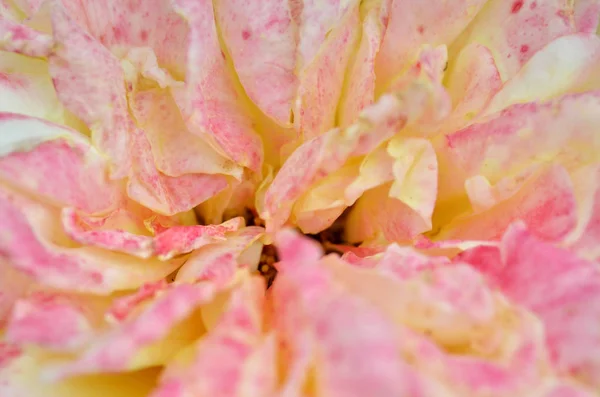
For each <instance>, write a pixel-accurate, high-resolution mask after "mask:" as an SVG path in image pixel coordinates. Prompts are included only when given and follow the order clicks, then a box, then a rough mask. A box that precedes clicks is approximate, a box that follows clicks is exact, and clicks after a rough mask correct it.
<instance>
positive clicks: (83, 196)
mask: <svg viewBox="0 0 600 397" xmlns="http://www.w3.org/2000/svg"><path fill="white" fill-rule="evenodd" d="M0 155H2V157H0V178H2V179H3V180H4V181H5V182H6V183H9V184H11V185H12V186H15V187H17V188H19V189H23V190H25V191H27V192H29V193H31V194H33V195H35V196H38V197H39V198H41V199H43V200H45V201H47V202H49V203H52V204H54V205H58V206H72V207H75V208H78V209H80V210H82V211H85V212H88V213H95V212H103V211H107V210H110V209H111V208H113V207H114V206H115V205H118V203H119V201H120V200H121V192H120V187H119V185H118V184H115V183H113V182H111V181H109V180H108V178H107V175H106V174H107V172H106V171H107V170H106V163H105V160H104V158H103V157H102V156H101V155H100V154H99V153H98V152H97V151H96V150H95V149H94V148H93V147H91V145H90V144H89V142H88V140H87V137H85V136H83V135H80V134H78V133H77V132H75V131H73V130H70V129H67V128H64V127H62V126H59V125H56V124H52V123H49V122H46V121H43V120H40V119H36V118H32V117H27V116H21V115H17V114H11V113H2V114H0Z"/></svg>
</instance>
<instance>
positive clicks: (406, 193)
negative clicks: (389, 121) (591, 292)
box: [387, 138, 438, 228]
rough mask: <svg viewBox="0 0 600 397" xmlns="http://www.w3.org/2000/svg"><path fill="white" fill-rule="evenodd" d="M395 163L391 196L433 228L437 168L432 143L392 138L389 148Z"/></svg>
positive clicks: (421, 140) (413, 139)
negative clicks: (432, 217) (432, 218)
mask: <svg viewBox="0 0 600 397" xmlns="http://www.w3.org/2000/svg"><path fill="white" fill-rule="evenodd" d="M387 150H388V153H389V154H390V155H391V156H392V157H393V158H394V159H395V160H396V161H395V162H394V166H393V174H394V181H393V183H392V186H391V187H390V192H389V195H390V197H392V198H395V199H398V200H400V201H402V202H403V203H404V204H406V205H408V206H409V207H410V208H411V209H412V210H414V211H415V212H416V213H417V214H419V215H420V216H421V217H422V218H423V221H424V222H425V224H426V225H428V227H429V228H431V216H432V214H433V207H434V206H435V201H436V196H437V175H438V166H437V160H436V156H435V151H434V150H433V146H431V143H429V141H427V140H425V139H418V138H393V139H392V140H391V141H390V142H389V144H388V147H387Z"/></svg>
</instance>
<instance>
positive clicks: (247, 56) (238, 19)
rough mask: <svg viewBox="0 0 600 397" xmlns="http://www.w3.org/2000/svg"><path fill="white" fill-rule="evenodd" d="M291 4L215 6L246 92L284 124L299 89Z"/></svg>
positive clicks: (223, 1) (234, 0)
mask: <svg viewBox="0 0 600 397" xmlns="http://www.w3.org/2000/svg"><path fill="white" fill-rule="evenodd" d="M289 3H291V2H289ZM289 3H288V2H281V1H277V0H267V1H258V2H247V1H242V0H219V1H217V2H216V3H215V6H214V7H215V14H216V16H217V23H218V25H219V27H220V29H221V34H222V35H223V40H224V43H225V46H226V48H227V49H228V51H229V54H230V55H231V58H232V60H233V65H234V66H235V71H236V73H237V76H238V77H239V79H240V82H241V84H242V85H243V86H244V89H245V91H246V93H247V94H248V96H249V97H250V99H251V100H252V101H253V102H254V103H255V104H256V105H257V106H258V107H259V108H260V109H261V110H262V111H263V112H264V113H265V114H266V115H267V116H269V117H271V118H272V119H273V120H275V121H276V122H277V123H278V124H280V125H283V126H288V125H290V116H291V111H292V105H293V100H294V98H295V96H296V89H297V88H298V79H297V77H296V74H295V68H296V46H297V27H296V25H295V24H294V22H293V20H292V15H291V4H289Z"/></svg>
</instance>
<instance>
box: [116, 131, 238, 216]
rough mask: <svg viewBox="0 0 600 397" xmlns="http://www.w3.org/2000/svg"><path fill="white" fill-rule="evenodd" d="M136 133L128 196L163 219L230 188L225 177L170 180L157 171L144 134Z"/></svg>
mask: <svg viewBox="0 0 600 397" xmlns="http://www.w3.org/2000/svg"><path fill="white" fill-rule="evenodd" d="M131 132H132V141H133V146H132V151H133V153H131V157H132V158H133V169H132V172H131V175H130V177H129V182H128V184H127V194H128V195H129V197H131V198H132V199H133V200H135V201H137V202H138V203H140V204H142V205H143V206H145V207H147V208H150V209H151V210H153V211H155V212H158V213H159V214H163V215H174V214H176V213H179V212H185V211H188V210H190V209H192V208H194V207H195V206H197V205H198V204H200V203H202V202H203V201H206V200H208V199H209V198H211V197H213V196H214V195H215V194H217V193H218V192H220V191H221V190H223V189H225V188H226V187H227V178H226V177H225V176H224V175H219V174H216V175H209V174H186V175H182V176H179V177H170V176H167V175H164V174H162V173H161V172H159V171H158V170H157V169H156V166H155V164H154V159H153V158H152V152H151V149H150V143H149V142H148V139H147V138H146V136H145V134H144V132H143V131H141V130H139V129H135V130H133V131H131Z"/></svg>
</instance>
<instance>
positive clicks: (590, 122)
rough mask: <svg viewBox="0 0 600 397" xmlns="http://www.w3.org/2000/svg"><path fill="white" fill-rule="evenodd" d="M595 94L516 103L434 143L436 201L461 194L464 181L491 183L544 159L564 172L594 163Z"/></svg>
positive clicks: (598, 146)
mask: <svg viewBox="0 0 600 397" xmlns="http://www.w3.org/2000/svg"><path fill="white" fill-rule="evenodd" d="M599 109H600V95H599V92H596V91H591V92H586V93H581V94H573V95H567V96H563V97H561V98H557V99H555V100H552V101H550V102H546V103H535V102H533V103H527V104H518V105H513V106H511V107H509V108H508V109H505V110H503V111H502V112H501V113H498V114H495V115H492V116H489V117H487V118H486V119H484V120H482V121H481V122H480V123H478V124H474V125H471V126H469V127H467V128H464V129H462V130H460V131H456V132H453V133H450V134H447V135H445V136H443V137H441V139H440V140H439V141H438V142H437V143H436V152H437V155H438V162H439V170H440V175H439V181H440V186H439V200H440V201H444V200H446V199H448V198H451V197H457V196H460V195H462V194H463V191H464V183H465V181H466V179H468V178H469V177H472V176H475V175H482V176H484V177H486V178H487V179H488V181H489V182H490V184H492V185H494V184H496V183H497V181H498V180H499V179H501V178H504V177H509V176H515V175H518V174H520V173H522V172H523V171H524V170H526V169H528V168H529V167H531V166H533V165H536V164H541V165H545V164H547V163H548V162H549V161H556V162H559V163H560V164H563V165H564V166H565V168H566V169H567V170H568V171H574V170H576V169H577V168H578V167H581V166H585V165H586V164H590V163H593V162H595V159H596V158H597V155H598V151H599V150H600V136H599V135H598V134H596V133H595V131H596V127H595V126H596V125H597V124H598V122H600V118H599V116H600V113H599V111H598V110H599Z"/></svg>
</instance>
